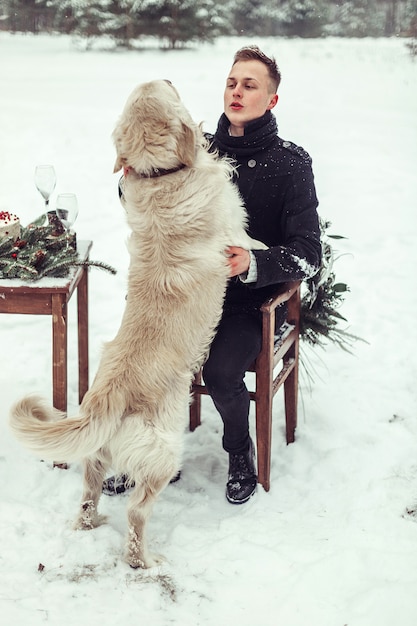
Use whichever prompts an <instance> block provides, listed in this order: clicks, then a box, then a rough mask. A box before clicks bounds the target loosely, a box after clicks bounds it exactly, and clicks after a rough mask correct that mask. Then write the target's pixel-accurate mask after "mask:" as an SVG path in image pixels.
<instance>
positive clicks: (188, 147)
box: [177, 123, 196, 167]
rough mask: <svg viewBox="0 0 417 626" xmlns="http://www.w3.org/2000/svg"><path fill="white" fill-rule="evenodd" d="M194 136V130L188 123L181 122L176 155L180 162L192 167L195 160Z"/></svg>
mask: <svg viewBox="0 0 417 626" xmlns="http://www.w3.org/2000/svg"><path fill="white" fill-rule="evenodd" d="M195 148H196V136H195V130H194V128H192V127H191V126H189V125H188V124H184V123H183V124H182V133H181V136H180V139H179V141H178V142H177V156H178V159H179V160H180V161H181V163H184V165H186V166H187V167H192V166H193V165H194V161H195Z"/></svg>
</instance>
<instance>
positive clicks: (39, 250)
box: [0, 214, 116, 281]
mask: <svg viewBox="0 0 417 626" xmlns="http://www.w3.org/2000/svg"><path fill="white" fill-rule="evenodd" d="M45 223H46V224H45ZM55 234H56V225H53V224H48V219H47V215H46V214H43V215H41V216H39V217H38V218H37V219H36V220H35V221H34V222H32V223H31V224H29V225H28V226H26V227H22V229H21V233H20V237H19V238H18V239H17V240H16V241H14V239H13V238H11V237H7V238H6V239H3V240H1V241H0V279H3V278H19V279H21V280H30V281H34V280H39V279H41V278H44V277H45V276H52V277H54V278H64V277H66V276H68V274H69V272H70V270H71V269H72V268H74V267H77V266H88V267H91V266H93V267H98V268H101V269H104V270H106V271H107V272H110V273H111V274H116V270H115V269H114V268H113V267H111V266H110V265H107V264H106V263H101V262H100V261H90V260H86V261H81V260H80V259H79V257H78V254H77V250H76V248H75V246H74V245H73V240H72V241H71V239H70V245H67V243H68V240H67V235H66V233H65V232H63V233H62V232H61V233H60V234H56V236H55Z"/></svg>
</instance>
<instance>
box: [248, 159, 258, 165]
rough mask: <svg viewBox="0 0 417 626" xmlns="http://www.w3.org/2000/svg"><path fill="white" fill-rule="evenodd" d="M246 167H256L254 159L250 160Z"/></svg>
mask: <svg viewBox="0 0 417 626" xmlns="http://www.w3.org/2000/svg"><path fill="white" fill-rule="evenodd" d="M248 165H249V167H255V165H256V161H255V159H250V160H249V161H248Z"/></svg>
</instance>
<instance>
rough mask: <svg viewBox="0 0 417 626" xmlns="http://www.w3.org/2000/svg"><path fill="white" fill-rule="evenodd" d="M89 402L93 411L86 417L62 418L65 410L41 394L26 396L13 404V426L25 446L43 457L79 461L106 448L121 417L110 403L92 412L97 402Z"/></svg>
mask: <svg viewBox="0 0 417 626" xmlns="http://www.w3.org/2000/svg"><path fill="white" fill-rule="evenodd" d="M88 404H89V408H90V410H88V411H86V414H85V416H82V417H75V418H72V417H71V418H68V419H63V418H64V417H65V414H64V413H61V412H60V411H57V410H56V409H54V408H53V407H51V406H49V404H48V403H47V402H46V401H45V400H43V399H42V398H40V397H39V396H27V397H26V398H23V399H22V400H20V401H19V402H17V403H16V404H15V405H14V406H13V407H12V409H11V414H10V427H11V430H12V432H13V434H14V435H15V436H16V438H17V439H18V440H19V441H20V442H21V443H22V444H23V445H24V446H26V447H27V448H29V450H31V451H32V452H34V453H35V454H37V455H39V456H41V457H42V458H45V459H49V460H51V461H52V460H53V461H56V462H61V463H63V462H66V461H78V460H81V459H83V458H85V457H87V456H90V455H91V454H93V453H94V452H96V451H97V450H98V449H99V448H101V447H103V446H104V445H105V443H106V442H107V441H109V439H110V438H111V437H112V435H113V434H114V433H115V432H116V430H117V428H118V427H119V425H120V420H121V415H120V413H119V414H118V415H116V414H115V413H114V412H113V411H111V410H110V409H111V407H110V406H109V403H106V402H105V403H102V406H101V409H102V411H99V410H95V411H92V410H91V405H92V404H94V402H89V403H88ZM103 404H104V405H107V406H103ZM96 409H99V407H96ZM119 411H120V407H119Z"/></svg>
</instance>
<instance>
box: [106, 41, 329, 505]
mask: <svg viewBox="0 0 417 626" xmlns="http://www.w3.org/2000/svg"><path fill="white" fill-rule="evenodd" d="M280 80H281V75H280V72H279V70H278V68H277V65H276V62H275V60H274V59H273V58H269V57H267V56H266V55H265V54H264V53H263V52H262V51H261V50H259V48H258V47H256V46H249V47H245V48H242V49H241V50H239V51H238V52H237V53H236V54H235V57H234V62H233V65H232V68H231V71H230V73H229V76H228V77H227V81H226V88H225V91H224V113H223V114H222V116H221V117H220V120H219V123H218V126H217V130H216V132H215V134H214V135H213V136H208V138H209V140H210V141H211V147H212V149H216V150H217V151H218V152H219V153H220V155H227V156H228V157H230V158H232V159H233V160H234V161H235V163H236V176H235V183H236V184H237V186H238V188H239V191H240V193H241V195H242V197H243V199H244V202H245V205H246V209H247V212H248V216H249V229H248V230H249V234H250V236H251V237H253V238H254V239H258V240H261V241H263V242H264V243H265V244H266V245H267V246H268V249H267V250H253V251H247V250H244V249H242V248H238V247H235V246H230V247H229V248H228V250H227V252H228V254H229V258H228V263H229V268H230V276H231V279H230V281H229V285H228V288H227V292H226V297H225V303H224V308H223V316H222V319H221V321H220V323H219V326H218V329H217V333H216V336H215V338H214V340H213V343H212V345H211V348H210V354H209V357H208V359H207V362H206V363H205V365H204V368H203V377H204V381H205V384H206V386H207V389H208V391H209V393H210V395H211V398H212V400H213V402H214V405H215V407H216V409H217V410H218V412H219V414H220V416H221V418H222V420H223V426H224V431H223V448H224V450H225V451H226V452H227V453H228V454H229V473H228V480H227V484H226V498H227V500H228V501H229V502H231V503H232V504H243V503H244V502H247V501H248V500H249V498H250V497H251V496H252V495H253V494H254V493H255V491H256V486H257V476H256V469H255V454H254V448H253V444H252V440H251V438H250V435H249V403H250V401H249V394H248V390H247V388H246V386H245V383H244V376H245V372H246V370H247V368H248V367H249V365H250V364H251V363H252V362H253V360H254V359H255V358H256V356H257V355H258V354H259V352H260V349H261V340H262V327H261V313H260V306H261V305H262V303H263V302H264V301H265V300H266V299H267V298H268V297H270V296H271V295H272V294H273V293H274V291H276V288H277V285H278V284H279V283H282V282H286V281H288V280H297V279H303V278H306V277H308V276H312V275H313V274H315V272H316V271H317V270H318V268H319V265H320V258H321V246H320V228H319V220H318V215H317V205H318V202H317V197H316V192H315V187H314V178H313V172H312V168H311V159H310V157H309V155H308V154H307V153H306V152H305V151H304V150H303V149H302V148H300V147H298V146H296V145H295V144H293V143H291V142H289V141H283V140H282V139H281V138H280V137H278V135H277V130H278V129H277V124H276V120H275V117H274V116H273V114H272V113H271V110H272V109H273V108H274V107H275V105H276V104H277V102H278V95H277V93H276V91H277V88H278V85H279V83H280ZM285 316H286V310H285V307H282V308H281V309H279V310H278V311H277V315H276V317H277V319H276V326H277V328H279V327H280V326H281V324H282V322H283V321H284V320H285ZM125 479H126V477H124V476H123V477H117V478H115V477H111V478H110V479H108V480H107V481H105V484H104V489H103V490H104V492H105V493H107V494H113V493H121V492H122V491H124V490H125V489H124V483H125Z"/></svg>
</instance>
